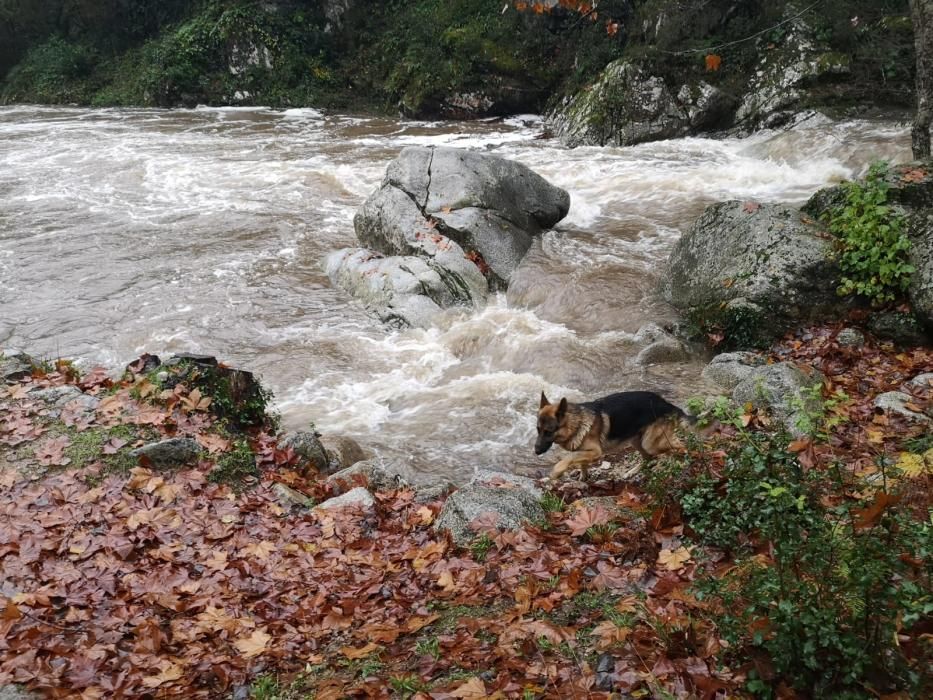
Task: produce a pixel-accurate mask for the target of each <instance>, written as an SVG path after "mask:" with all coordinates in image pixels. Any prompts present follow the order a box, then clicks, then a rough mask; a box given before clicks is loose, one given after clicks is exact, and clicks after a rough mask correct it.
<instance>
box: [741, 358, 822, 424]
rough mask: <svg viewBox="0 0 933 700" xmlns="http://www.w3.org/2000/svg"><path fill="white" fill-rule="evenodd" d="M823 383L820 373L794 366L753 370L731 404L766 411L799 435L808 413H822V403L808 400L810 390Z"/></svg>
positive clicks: (742, 382) (743, 381)
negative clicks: (820, 405) (751, 406)
mask: <svg viewBox="0 0 933 700" xmlns="http://www.w3.org/2000/svg"><path fill="white" fill-rule="evenodd" d="M823 381H824V377H823V376H822V375H821V374H820V373H819V372H816V371H813V372H812V373H811V374H806V373H804V372H803V371H802V370H801V369H800V368H799V367H798V366H797V365H795V364H793V363H791V362H779V363H777V364H773V365H764V366H761V367H756V368H754V370H753V371H752V372H751V374H749V375H748V376H746V377H745V378H744V379H743V380H742V381H741V382H739V384H738V385H736V387H735V389H734V390H733V392H732V400H733V401H735V402H736V403H737V404H739V405H740V406H742V405H744V404H746V403H751V404H752V405H753V406H756V407H759V408H765V409H767V410H768V411H769V412H770V413H771V415H772V416H774V417H775V418H777V419H778V420H780V421H781V422H782V423H783V424H784V425H785V427H786V428H787V430H788V431H789V432H791V433H792V434H794V435H799V434H800V433H802V432H803V431H802V430H801V424H802V422H803V421H805V420H806V413H805V412H806V411H817V410H818V409H819V402H818V401H817V400H815V399H814V398H812V397H811V396H808V394H807V390H808V389H812V388H814V387H816V386H817V385H818V384H820V383H821V382H823ZM801 409H803V411H802V410H801Z"/></svg>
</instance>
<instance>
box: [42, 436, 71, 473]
mask: <svg viewBox="0 0 933 700" xmlns="http://www.w3.org/2000/svg"><path fill="white" fill-rule="evenodd" d="M70 445H71V439H70V438H68V437H67V436H65V435H60V436H59V437H55V438H50V439H49V440H46V441H45V442H44V443H42V444H41V445H40V446H39V447H37V448H36V460H37V461H38V462H39V464H41V465H42V466H45V467H51V466H56V467H64V466H65V465H67V464H69V463H70V462H71V459H70V458H69V457H66V456H65V448H66V447H69V446H70Z"/></svg>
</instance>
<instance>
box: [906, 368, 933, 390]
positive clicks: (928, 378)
mask: <svg viewBox="0 0 933 700" xmlns="http://www.w3.org/2000/svg"><path fill="white" fill-rule="evenodd" d="M907 385H908V386H909V387H910V388H911V389H917V390H920V391H924V390H926V391H933V372H924V373H923V374H918V375H917V376H916V377H914V378H913V379H911V380H910V381H909V382H907Z"/></svg>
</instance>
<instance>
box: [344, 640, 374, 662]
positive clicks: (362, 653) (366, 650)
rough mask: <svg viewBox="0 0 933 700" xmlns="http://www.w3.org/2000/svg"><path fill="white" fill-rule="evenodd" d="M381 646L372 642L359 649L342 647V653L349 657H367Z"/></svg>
mask: <svg viewBox="0 0 933 700" xmlns="http://www.w3.org/2000/svg"><path fill="white" fill-rule="evenodd" d="M380 648H381V647H380V646H379V645H378V644H373V643H372V642H370V643H369V644H367V645H366V646H362V647H360V648H359V649H356V648H354V647H340V653H341V654H343V655H344V656H346V657H347V658H348V659H365V658H366V657H367V656H369V655H370V654H372V653H373V652H374V651H376V650H377V649H380Z"/></svg>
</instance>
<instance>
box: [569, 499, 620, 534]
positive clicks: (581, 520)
mask: <svg viewBox="0 0 933 700" xmlns="http://www.w3.org/2000/svg"><path fill="white" fill-rule="evenodd" d="M611 521H612V514H611V513H610V512H609V511H608V510H606V509H605V508H604V507H602V506H601V505H597V506H596V507H595V508H589V507H583V508H577V509H576V510H575V511H574V514H573V515H572V516H571V517H569V518H567V519H566V520H565V521H564V524H565V525H566V526H567V527H568V528H569V529H570V534H571V535H572V536H574V537H580V536H581V535H583V534H584V533H586V531H587V530H589V529H590V528H591V527H594V526H598V525H606V524H607V523H609V522H611Z"/></svg>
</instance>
